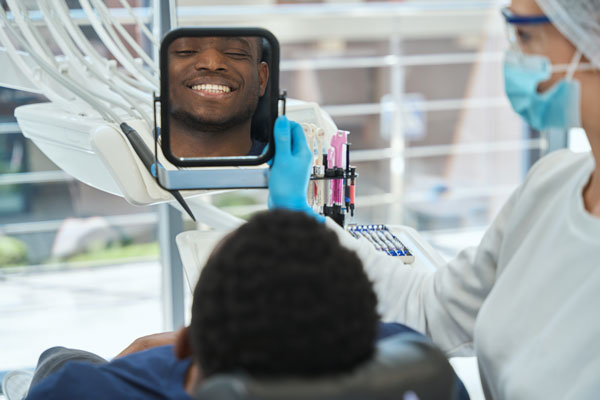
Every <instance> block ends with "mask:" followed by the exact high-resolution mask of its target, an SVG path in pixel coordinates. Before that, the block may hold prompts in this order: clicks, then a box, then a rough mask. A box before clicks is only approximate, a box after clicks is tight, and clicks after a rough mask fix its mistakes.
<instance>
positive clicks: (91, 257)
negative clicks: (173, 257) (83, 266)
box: [67, 242, 160, 262]
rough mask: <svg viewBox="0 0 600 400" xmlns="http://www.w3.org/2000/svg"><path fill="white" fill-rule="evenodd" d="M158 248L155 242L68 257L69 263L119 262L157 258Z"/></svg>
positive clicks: (115, 247) (109, 248) (116, 246)
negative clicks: (126, 259) (128, 259)
mask: <svg viewBox="0 0 600 400" xmlns="http://www.w3.org/2000/svg"><path fill="white" fill-rule="evenodd" d="M159 252H160V250H159V246H158V243H157V242H153V243H141V244H127V245H113V246H110V247H107V248H103V249H96V250H93V251H89V252H87V253H84V254H78V255H76V256H73V257H70V258H69V259H68V260H67V261H69V262H81V261H85V262H90V261H111V260H115V261H117V260H121V259H125V258H142V257H148V258H150V257H158V256H159Z"/></svg>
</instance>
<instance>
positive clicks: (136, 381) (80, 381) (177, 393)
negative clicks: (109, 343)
mask: <svg viewBox="0 0 600 400" xmlns="http://www.w3.org/2000/svg"><path fill="white" fill-rule="evenodd" d="M191 362H192V361H191V358H186V359H185V360H179V359H177V357H176V356H175V352H174V350H173V346H161V347H155V348H152V349H149V350H144V351H140V352H138V353H133V354H130V355H128V356H125V357H122V358H117V359H115V360H113V361H112V362H110V363H107V364H103V365H94V364H91V363H85V362H77V361H73V362H70V363H68V364H67V365H65V366H64V367H63V368H61V369H60V370H59V371H58V372H55V373H54V374H52V375H50V376H48V377H46V378H44V379H42V380H41V381H40V382H39V383H38V384H37V385H36V386H35V387H33V388H32V389H31V392H30V393H29V395H28V396H27V400H38V399H39V400H42V399H43V400H54V399H56V400H58V399H60V400H65V399H73V400H75V399H77V400H107V399H111V400H120V399H140V400H141V399H144V400H152V399H161V400H165V399H172V400H191V399H192V398H191V397H190V396H189V395H188V394H187V393H186V392H185V389H184V379H185V373H186V371H187V369H188V368H189V366H190V365H191Z"/></svg>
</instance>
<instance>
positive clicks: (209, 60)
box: [194, 49, 227, 71]
mask: <svg viewBox="0 0 600 400" xmlns="http://www.w3.org/2000/svg"><path fill="white" fill-rule="evenodd" d="M194 68H195V69H197V70H201V69H206V70H209V71H225V70H227V65H226V63H225V57H224V54H223V53H221V52H220V51H219V50H217V49H206V50H204V51H201V52H199V53H198V54H197V55H196V60H195V62H194Z"/></svg>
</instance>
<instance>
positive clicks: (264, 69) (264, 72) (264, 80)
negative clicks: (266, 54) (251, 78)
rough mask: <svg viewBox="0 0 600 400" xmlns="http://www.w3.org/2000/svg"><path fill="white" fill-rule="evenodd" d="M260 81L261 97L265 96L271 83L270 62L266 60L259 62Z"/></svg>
mask: <svg viewBox="0 0 600 400" xmlns="http://www.w3.org/2000/svg"><path fill="white" fill-rule="evenodd" d="M258 82H259V84H260V97H263V96H264V95H265V91H266V90H267V84H268V83H269V64H267V63H266V62H264V61H261V62H260V63H258Z"/></svg>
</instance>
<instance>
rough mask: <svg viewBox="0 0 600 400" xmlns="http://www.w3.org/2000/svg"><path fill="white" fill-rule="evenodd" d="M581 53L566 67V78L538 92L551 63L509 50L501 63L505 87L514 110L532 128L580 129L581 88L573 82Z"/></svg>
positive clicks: (541, 129)
mask: <svg viewBox="0 0 600 400" xmlns="http://www.w3.org/2000/svg"><path fill="white" fill-rule="evenodd" d="M579 58H580V54H579V55H578V56H576V57H575V58H574V59H573V63H571V64H572V65H571V66H570V67H569V68H568V73H567V78H565V79H562V80H560V81H559V82H557V83H556V84H555V85H554V86H552V87H551V88H550V89H548V90H546V91H545V92H543V93H538V91H537V88H538V85H539V84H540V83H541V82H544V81H547V80H548V79H550V76H551V75H552V72H553V68H552V64H551V63H550V61H549V60H548V59H547V58H546V57H542V56H532V55H524V54H519V53H516V52H514V51H508V52H507V53H506V57H505V60H504V86H505V90H506V95H507V96H508V99H509V100H510V103H511V104H512V107H513V109H514V110H515V111H516V112H517V113H518V114H519V115H520V116H521V117H523V118H524V119H525V121H526V122H527V123H528V124H529V126H531V127H532V128H533V129H535V130H538V131H543V130H546V129H548V128H557V129H569V128H573V127H579V126H581V118H580V108H579V104H580V86H579V82H578V81H576V80H573V79H572V75H573V73H574V71H575V69H577V64H578V63H579Z"/></svg>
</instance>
